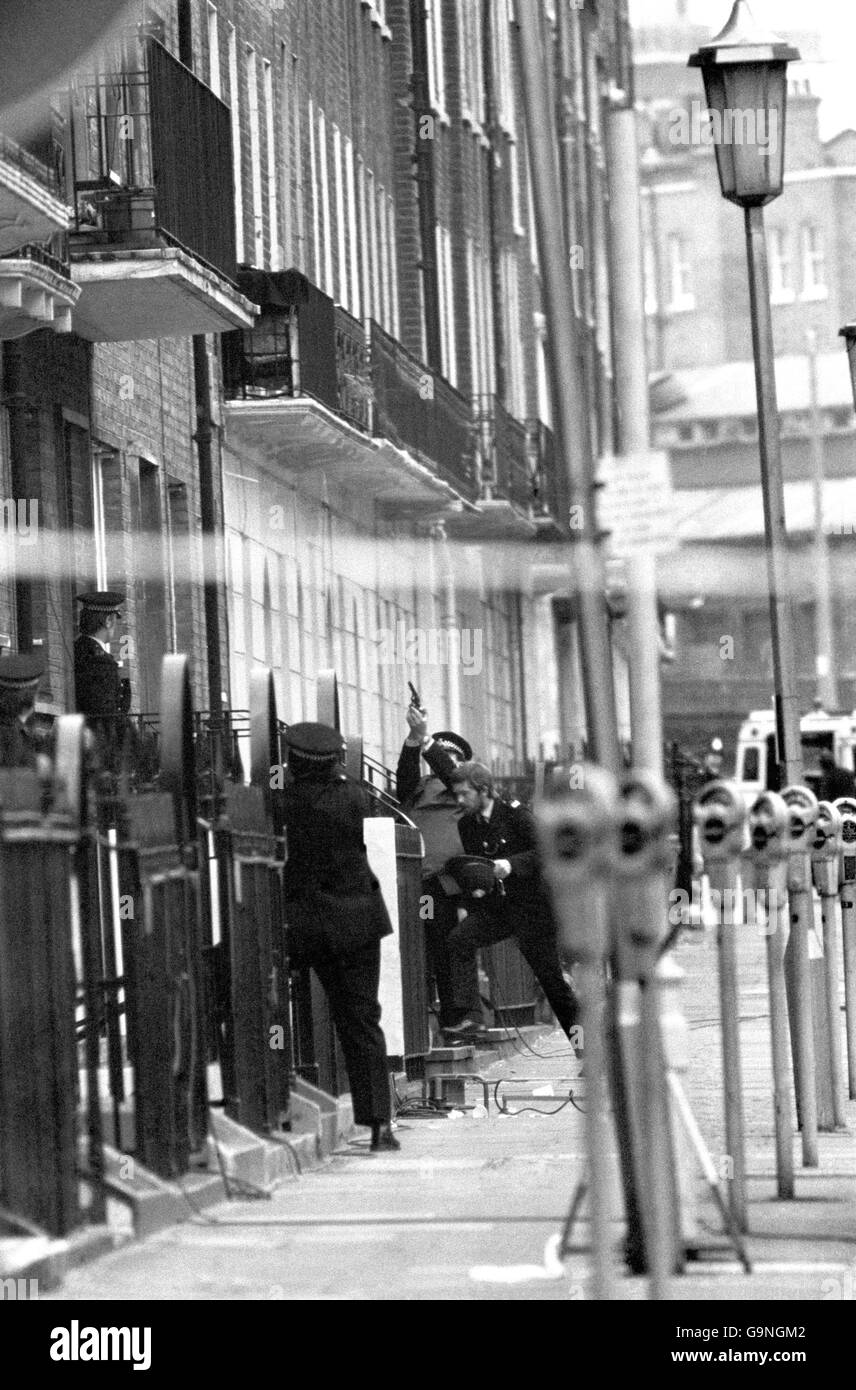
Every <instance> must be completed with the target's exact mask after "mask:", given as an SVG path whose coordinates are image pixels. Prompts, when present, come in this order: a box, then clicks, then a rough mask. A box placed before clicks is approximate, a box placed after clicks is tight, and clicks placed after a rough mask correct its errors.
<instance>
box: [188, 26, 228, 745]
mask: <svg viewBox="0 0 856 1390" xmlns="http://www.w3.org/2000/svg"><path fill="white" fill-rule="evenodd" d="M191 13H192V6H191V3H190V0H179V4H178V32H179V49H178V56H179V58H180V59H181V61H182V63H184V65H185V67H187V68H190V70H191V72H192V71H193V43H192V23H191ZM193 385H194V394H195V397H196V431H195V433H194V436H193V438H194V441H195V443H196V453H197V458H198V461H199V510H200V513H201V524H202V575H203V580H202V584H203V594H204V608H205V637H206V644H205V645H206V653H207V667H208V704H209V708H210V711H211V727H212V731H213V733H214V738H213V745H214V748H215V750H217V756H218V763H219V758H220V756H221V755H222V740H221V737H220V732H221V728H222V719H223V663H222V660H221V652H220V589H219V584H218V578H217V536H218V532H217V505H216V485H215V477H214V456H213V450H212V447H211V441H212V438H213V436H214V426H213V421H212V419H211V374H210V370H209V362H208V345H207V343H206V341H205V334H204V333H197V334H194V337H193Z"/></svg>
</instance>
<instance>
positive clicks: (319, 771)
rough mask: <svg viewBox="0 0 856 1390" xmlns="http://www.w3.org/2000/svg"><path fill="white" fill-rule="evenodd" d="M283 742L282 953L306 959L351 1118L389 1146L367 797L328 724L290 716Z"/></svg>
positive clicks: (381, 931)
mask: <svg viewBox="0 0 856 1390" xmlns="http://www.w3.org/2000/svg"><path fill="white" fill-rule="evenodd" d="M286 743H287V746H288V770H289V772H290V773H291V777H292V779H293V780H292V781H291V782H290V783H288V784H287V785H286V786H285V787H284V788H283V791H282V807H283V819H284V823H285V831H286V837H287V845H288V860H287V863H286V865H285V869H284V873H283V884H284V890H285V916H286V922H287V924H288V953H289V957H290V960H291V963H292V965H294V966H297V967H298V968H301V967H305V966H311V967H312V969H313V970H314V971H315V974H316V975H317V976H318V979H319V980H320V981H321V984H322V986H323V988H324V992H325V993H326V995H327V999H328V1001H329V1004H330V1012H331V1014H332V1016H333V1023H334V1025H335V1028H336V1032H337V1034H338V1035H339V1041H340V1042H341V1044H342V1051H343V1053H344V1054H345V1065H346V1066H347V1069H348V1080H349V1081H350V1085H351V1097H352V1099H353V1103H354V1120H355V1122H356V1123H357V1124H358V1125H368V1126H369V1127H370V1128H371V1136H372V1137H371V1147H372V1148H373V1149H375V1150H377V1149H398V1148H400V1145H399V1143H398V1140H397V1139H396V1138H395V1136H394V1135H393V1133H392V1130H391V1127H390V1121H391V1114H392V1108H391V1104H390V1085H389V1062H388V1059H387V1053H386V1039H385V1038H384V1035H383V1030H382V1029H381V1026H380V1003H379V1001H378V988H379V985H380V943H381V940H382V939H383V937H385V936H388V935H389V934H390V932H391V931H392V926H391V924H390V920H389V914H388V912H387V910H386V904H385V903H384V900H383V896H382V894H381V890H380V884H379V883H378V881H377V879H376V878H375V876H374V874H373V873H372V871H371V869H370V867H369V862H368V858H367V855H366V849H365V843H364V840H363V820H364V818H365V817H366V816H371V815H373V814H374V802H373V801H372V800H371V798H370V797H369V796H368V794H367V793H366V792H365V791H363V789H362V787H360V786H358V785H357V784H356V783H354V782H351V781H348V779H347V778H346V777H345V773H344V771H343V769H342V758H343V755H344V749H345V744H344V740H343V739H342V736H341V734H339V733H337V732H336V730H335V729H332V728H330V727H329V726H327V725H325V724H294V725H292V727H291V728H290V729H289V730H288V734H287V736H286Z"/></svg>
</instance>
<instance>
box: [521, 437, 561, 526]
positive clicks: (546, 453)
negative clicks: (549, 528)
mask: <svg viewBox="0 0 856 1390" xmlns="http://www.w3.org/2000/svg"><path fill="white" fill-rule="evenodd" d="M526 429H527V435H528V449H529V458H530V464H529V466H530V469H531V472H532V476H533V488H534V502H535V515H536V517H541V518H543V519H544V520H550V521H553V522H555V523H556V524H557V525H558V526H559V527H560V528H561V529H562V530H563V531H564V530H566V529H567V526H568V490H567V484H566V482H565V479H564V476H563V474H562V473H561V465H560V461H559V458H558V455H557V452H556V441H555V437H554V435H553V431H552V430H551V429H550V428H549V427H548V426H547V425H545V424H544V422H543V420H536V419H530V420H528V421H527V423H526Z"/></svg>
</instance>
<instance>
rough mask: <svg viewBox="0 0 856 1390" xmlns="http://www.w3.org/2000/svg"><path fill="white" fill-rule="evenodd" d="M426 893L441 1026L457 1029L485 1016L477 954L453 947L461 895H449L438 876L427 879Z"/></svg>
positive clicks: (431, 964)
mask: <svg viewBox="0 0 856 1390" xmlns="http://www.w3.org/2000/svg"><path fill="white" fill-rule="evenodd" d="M422 892H423V895H426V894H427V895H428V896H429V897H430V898H431V901H432V907H433V913H434V916H433V918H430V919H429V920H427V921H426V923H425V945H426V948H427V954H428V969H429V971H430V973H431V975H433V977H434V982H435V984H436V986H437V998H438V999H439V1001H440V1020H439V1021H440V1027H441V1028H454V1027H456V1026H457V1024H459V1023H462V1022H463V1020H464V1019H465V1018H474V1019H475V1020H476V1021H478V1020H480V1018H481V998H480V996H479V973H478V967H477V965H476V958H475V955H471V956H469V957H464V956H463V955H461V954H460V953H458V952H453V951H450V950H449V937H450V935H451V933H452V932H453V931H454V930H455V928H456V927H457V925H458V913H457V909H458V907H459V905H460V904H461V903H462V902H463V899H462V898H460V897H453V898H449V897H447V896H446V894H445V893H444V892H443V888H442V885H441V884H439V883H438V882H437V880H436V879H431V878H426V879H425V880H424V881H423V884H422Z"/></svg>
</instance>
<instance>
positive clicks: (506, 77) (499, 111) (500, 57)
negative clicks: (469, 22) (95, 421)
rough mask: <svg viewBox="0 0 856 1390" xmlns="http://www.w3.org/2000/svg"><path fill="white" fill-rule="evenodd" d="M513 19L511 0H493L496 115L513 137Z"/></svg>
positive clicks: (514, 133) (514, 126)
mask: <svg viewBox="0 0 856 1390" xmlns="http://www.w3.org/2000/svg"><path fill="white" fill-rule="evenodd" d="M511 20H512V14H511V7H510V0H492V6H491V28H492V31H493V71H494V82H495V84H496V116H497V120H498V122H499V124H500V126H501V128H502V129H503V130H504V131H506V133H507V134H508V135H511V136H512V137H513V136H515V135H516V133H517V128H516V123H515V110H514V79H513V68H512V62H511V30H510V27H509V26H510V23H511Z"/></svg>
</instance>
